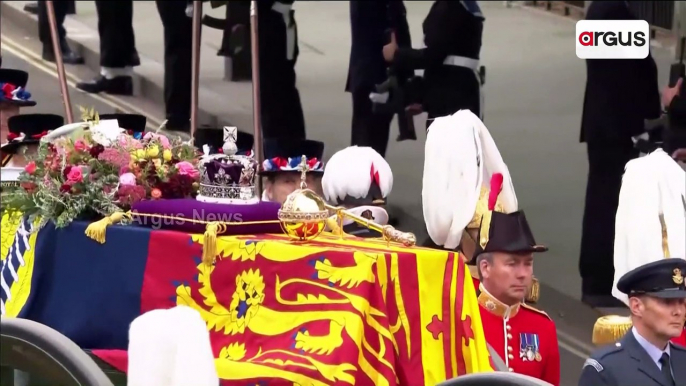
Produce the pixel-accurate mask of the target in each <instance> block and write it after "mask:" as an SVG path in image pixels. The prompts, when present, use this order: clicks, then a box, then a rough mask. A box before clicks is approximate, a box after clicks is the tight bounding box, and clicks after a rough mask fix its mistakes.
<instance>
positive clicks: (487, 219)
mask: <svg viewBox="0 0 686 386" xmlns="http://www.w3.org/2000/svg"><path fill="white" fill-rule="evenodd" d="M492 216H493V212H492V211H490V210H489V211H487V212H486V213H484V214H483V216H481V230H480V231H479V244H480V245H481V249H486V245H487V244H488V239H489V237H490V236H489V233H490V230H491V217H492Z"/></svg>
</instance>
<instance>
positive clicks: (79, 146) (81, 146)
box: [74, 139, 88, 151]
mask: <svg viewBox="0 0 686 386" xmlns="http://www.w3.org/2000/svg"><path fill="white" fill-rule="evenodd" d="M74 149H75V150H76V151H86V150H88V145H86V143H85V142H83V140H81V139H77V140H76V142H74Z"/></svg>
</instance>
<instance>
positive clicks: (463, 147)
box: [422, 110, 517, 282]
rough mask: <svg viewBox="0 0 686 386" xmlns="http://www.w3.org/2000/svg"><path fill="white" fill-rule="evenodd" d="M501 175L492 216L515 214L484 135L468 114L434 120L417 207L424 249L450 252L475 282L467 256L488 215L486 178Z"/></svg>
mask: <svg viewBox="0 0 686 386" xmlns="http://www.w3.org/2000/svg"><path fill="white" fill-rule="evenodd" d="M495 173H500V174H502V175H503V188H502V191H501V192H500V194H499V196H498V203H497V206H498V210H499V211H502V212H506V213H511V212H515V211H516V210H517V196H516V194H515V191H514V186H513V185H512V179H511V177H510V173H509V171H508V169H507V165H505V162H503V158H502V156H501V155H500V151H499V150H498V147H497V146H496V144H495V142H494V141H493V137H491V134H490V132H489V131H488V129H487V128H486V126H485V125H484V124H483V122H481V120H480V119H479V117H477V116H476V115H475V114H474V113H472V112H471V111H469V110H460V111H458V112H457V113H455V114H453V115H451V116H447V117H441V118H437V119H435V120H434V122H433V124H432V125H431V127H430V128H429V132H428V133H427V136H426V146H425V159H424V177H423V182H422V204H423V210H424V221H425V222H426V228H427V231H428V233H429V237H430V238H431V241H432V242H433V243H431V242H427V243H425V245H426V246H433V247H440V248H445V249H449V250H454V249H456V248H458V247H459V249H460V252H461V253H460V254H461V256H462V257H463V259H464V260H465V262H466V263H467V264H471V265H470V270H471V271H472V276H473V277H474V279H475V281H476V282H478V280H477V279H476V278H477V277H478V273H477V272H476V269H475V268H476V267H475V266H474V265H473V264H474V259H473V258H472V255H473V253H474V250H475V248H476V244H477V243H478V231H479V225H480V224H481V217H482V216H483V214H484V213H485V212H486V211H487V210H488V195H489V191H490V181H491V176H492V175H493V174H495Z"/></svg>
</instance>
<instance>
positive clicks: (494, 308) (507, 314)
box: [478, 284, 520, 319]
mask: <svg viewBox="0 0 686 386" xmlns="http://www.w3.org/2000/svg"><path fill="white" fill-rule="evenodd" d="M479 292H480V294H479V298H478V301H479V305H481V306H482V307H483V308H485V309H486V310H488V312H490V313H492V314H494V315H496V316H499V317H501V318H503V319H511V318H514V317H515V315H517V313H518V312H519V306H520V304H515V305H514V306H508V305H507V304H505V303H503V302H501V301H500V300H498V299H496V298H495V297H494V296H493V295H491V294H490V293H489V292H488V290H486V288H484V285H483V284H481V285H479Z"/></svg>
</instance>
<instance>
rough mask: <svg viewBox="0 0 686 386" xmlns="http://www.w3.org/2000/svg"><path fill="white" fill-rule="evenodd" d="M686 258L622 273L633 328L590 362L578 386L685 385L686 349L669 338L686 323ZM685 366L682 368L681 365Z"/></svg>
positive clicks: (583, 371)
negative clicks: (685, 280)
mask: <svg viewBox="0 0 686 386" xmlns="http://www.w3.org/2000/svg"><path fill="white" fill-rule="evenodd" d="M684 274H686V260H684V259H681V258H666V259H661V260H658V261H655V262H652V263H648V264H645V265H642V266H640V267H638V268H636V269H634V270H632V271H630V272H628V273H626V274H625V275H624V276H622V277H621V278H620V279H619V282H618V283H617V289H619V291H621V292H622V293H625V294H626V295H627V296H628V297H629V309H630V311H631V321H632V325H633V327H632V328H631V329H630V330H629V331H628V332H627V333H626V335H624V337H623V338H622V339H621V340H620V341H618V342H617V343H615V344H614V345H611V346H607V347H604V348H601V349H600V350H598V351H596V352H595V353H593V355H591V357H590V358H589V359H587V360H586V363H585V364H584V367H583V370H582V372H581V378H580V379H579V386H590V385H592V386H615V385H616V386H620V385H641V386H651V385H662V386H676V385H685V384H686V366H684V364H685V363H686V348H684V347H683V346H680V345H677V344H674V343H671V342H670V339H673V338H675V337H678V336H679V335H680V334H681V333H682V330H683V328H684V321H686V286H685V284H684ZM679 365H680V366H679Z"/></svg>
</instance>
